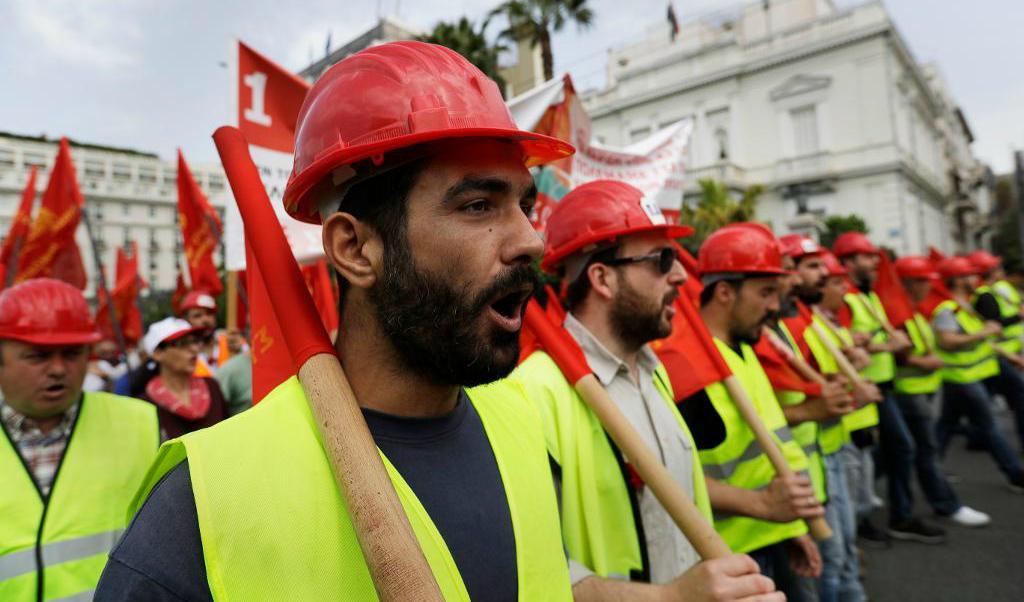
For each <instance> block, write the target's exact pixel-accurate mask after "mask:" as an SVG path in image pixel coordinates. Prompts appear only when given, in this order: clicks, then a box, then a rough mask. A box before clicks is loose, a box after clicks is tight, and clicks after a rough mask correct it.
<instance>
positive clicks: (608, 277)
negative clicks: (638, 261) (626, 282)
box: [586, 263, 619, 301]
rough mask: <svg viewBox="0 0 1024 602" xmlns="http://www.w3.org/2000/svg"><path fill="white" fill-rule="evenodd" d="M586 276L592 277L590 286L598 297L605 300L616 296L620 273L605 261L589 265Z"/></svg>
mask: <svg viewBox="0 0 1024 602" xmlns="http://www.w3.org/2000/svg"><path fill="white" fill-rule="evenodd" d="M586 277H587V278H589V279H590V288H591V290H592V291H593V292H594V294H596V295H597V296H598V297H600V298H602V299H604V300H605V301H611V300H612V299H614V298H615V291H617V290H618V285H619V281H618V274H617V273H616V272H615V270H613V269H611V268H610V267H608V266H606V265H604V264H603V263H592V264H590V265H589V266H587V271H586Z"/></svg>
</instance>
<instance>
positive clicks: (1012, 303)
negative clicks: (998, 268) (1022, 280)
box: [971, 280, 1024, 354]
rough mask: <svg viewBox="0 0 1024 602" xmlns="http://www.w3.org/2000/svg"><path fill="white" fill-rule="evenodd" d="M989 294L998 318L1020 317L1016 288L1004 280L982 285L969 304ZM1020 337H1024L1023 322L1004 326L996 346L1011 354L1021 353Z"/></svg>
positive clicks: (1018, 296) (1018, 295)
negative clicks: (996, 306)
mask: <svg viewBox="0 0 1024 602" xmlns="http://www.w3.org/2000/svg"><path fill="white" fill-rule="evenodd" d="M985 293H990V294H991V295H992V297H993V298H994V299H995V300H996V303H997V304H998V305H999V317H1000V318H1003V319H1007V318H1013V317H1019V316H1020V309H1021V305H1020V293H1018V292H1017V289H1016V287H1014V286H1013V285H1012V284H1010V283H1009V282H1007V281H1005V280H999V281H997V282H995V283H994V284H992V285H988V284H983V285H981V286H979V287H978V289H977V290H976V291H974V295H973V296H972V297H971V303H975V302H977V299H978V297H980V296H981V295H984V294H985ZM1021 337H1024V322H1017V323H1015V324H1010V325H1009V326H1004V327H1003V331H1002V333H1000V337H999V341H998V343H997V344H998V345H999V347H1001V348H1002V349H1004V350H1005V351H1007V352H1009V353H1013V354H1017V353H1020V352H1021V347H1022V345H1021Z"/></svg>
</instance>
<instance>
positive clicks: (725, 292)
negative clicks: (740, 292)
mask: <svg viewBox="0 0 1024 602" xmlns="http://www.w3.org/2000/svg"><path fill="white" fill-rule="evenodd" d="M711 286H713V287H715V292H714V294H713V295H712V297H713V298H714V299H715V300H717V301H718V302H719V303H721V304H723V305H732V304H733V302H734V301H735V300H736V287H734V286H732V285H731V284H729V283H728V282H726V281H724V280H719V281H718V282H715V283H714V284H712V285H711Z"/></svg>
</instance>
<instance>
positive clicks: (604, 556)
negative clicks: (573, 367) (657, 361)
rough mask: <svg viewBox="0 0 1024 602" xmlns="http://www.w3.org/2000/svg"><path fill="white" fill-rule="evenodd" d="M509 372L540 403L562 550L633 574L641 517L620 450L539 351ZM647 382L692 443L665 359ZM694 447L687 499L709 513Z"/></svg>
mask: <svg viewBox="0 0 1024 602" xmlns="http://www.w3.org/2000/svg"><path fill="white" fill-rule="evenodd" d="M512 377H513V378H515V379H516V380H519V381H521V382H522V383H523V386H524V387H525V388H526V391H527V393H528V395H529V398H530V400H531V401H533V402H534V404H535V405H536V406H537V408H538V409H539V411H540V415H541V419H542V421H543V423H544V435H545V439H547V447H548V453H549V454H550V455H551V457H552V458H553V459H554V461H555V462H556V463H557V464H558V466H559V468H560V470H561V482H562V498H561V501H562V538H563V540H564V541H565V545H566V548H568V552H569V557H570V558H572V559H573V560H575V561H577V562H579V563H581V564H583V565H584V566H586V567H587V568H589V569H590V570H592V571H594V573H596V574H597V575H600V576H601V577H611V578H617V579H628V578H636V577H637V576H638V575H639V574H641V573H642V572H643V571H644V569H645V567H644V566H643V556H642V554H641V550H640V546H641V545H642V543H641V542H640V538H639V533H638V532H637V529H636V528H635V525H636V524H637V522H638V521H639V520H640V519H639V517H638V516H635V515H634V513H633V512H634V511H633V501H632V497H631V494H630V485H629V484H628V483H627V482H626V480H625V475H624V474H623V467H622V465H621V462H622V460H621V459H620V458H621V456H620V455H619V454H618V452H617V450H616V449H615V448H614V447H613V445H612V442H611V441H610V440H609V438H608V435H607V434H605V431H604V427H602V426H601V422H600V421H599V420H598V419H597V416H595V415H594V413H593V412H591V411H590V408H589V407H588V406H587V405H586V403H585V402H584V401H583V400H582V399H580V397H579V395H578V394H577V393H576V390H575V389H573V388H572V385H570V384H569V382H568V381H567V380H566V379H565V377H564V376H563V375H562V372H561V370H559V368H558V366H557V365H556V364H555V362H554V361H553V360H552V359H551V357H550V356H548V355H547V354H546V353H544V352H542V351H538V352H536V353H533V354H532V355H530V357H528V358H527V359H526V361H524V362H523V363H522V364H520V365H519V367H518V368H516V371H515V372H513V373H512ZM654 384H655V387H656V388H657V389H658V392H659V393H661V395H662V397H663V398H664V400H665V404H666V405H667V406H668V407H669V408H670V409H671V411H672V415H673V416H674V417H675V418H676V421H677V422H678V423H679V428H680V429H682V431H683V435H684V436H685V437H686V438H687V439H688V440H689V441H690V442H691V443H692V442H693V437H692V436H691V435H690V430H689V428H687V426H686V422H684V421H683V418H682V416H680V415H679V410H678V409H677V408H676V405H675V397H674V396H673V394H672V390H671V386H670V385H669V380H668V375H667V374H665V369H664V367H662V366H659V367H658V369H657V370H656V371H655V379H654ZM693 450H694V454H693V491H694V502H695V503H696V504H697V507H698V508H699V509H700V510H701V511H702V512H703V513H704V515H705V516H706V517H707V518H708V520H709V521H710V520H711V503H710V501H709V500H708V490H707V485H706V484H705V482H704V473H703V471H702V470H701V465H700V458H699V456H698V454H697V452H696V446H693ZM631 527H634V528H631Z"/></svg>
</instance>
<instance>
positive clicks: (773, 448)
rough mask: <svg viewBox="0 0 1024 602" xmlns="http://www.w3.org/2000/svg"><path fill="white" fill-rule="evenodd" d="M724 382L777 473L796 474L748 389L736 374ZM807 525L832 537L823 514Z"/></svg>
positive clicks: (814, 533)
mask: <svg viewBox="0 0 1024 602" xmlns="http://www.w3.org/2000/svg"><path fill="white" fill-rule="evenodd" d="M722 383H723V384H724V385H725V388H726V390H727V391H728V392H729V397H731V398H732V400H733V403H735V404H736V409H738V410H739V411H740V415H741V416H743V420H744V421H745V422H746V423H747V426H749V427H750V430H751V431H752V432H753V433H754V438H755V439H757V443H758V445H760V446H761V449H762V450H764V453H765V455H766V456H768V461H769V462H771V463H772V468H774V469H775V474H777V475H779V476H780V477H790V476H792V475H793V474H794V473H793V469H792V468H791V467H790V466H789V462H788V461H787V460H786V457H785V456H784V455H783V454H782V449H780V448H779V446H778V444H776V443H775V439H772V436H771V433H769V432H768V428H767V427H766V426H765V425H764V421H763V420H761V415H760V414H758V413H757V408H755V407H754V402H753V401H751V399H750V396H749V395H747V391H746V390H745V389H744V388H743V385H742V384H741V383H740V381H739V380H738V379H737V378H736V375H734V374H730V375H729V376H728V377H726V378H725V380H723V381H722ZM807 527H808V529H810V531H811V536H812V537H813V538H814V539H816V540H817V541H824V540H826V539H828V538H830V537H832V529H830V528H829V526H828V523H827V522H825V518H824V517H822V516H818V517H815V518H809V519H807Z"/></svg>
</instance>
